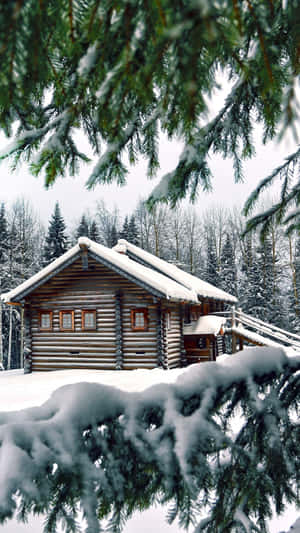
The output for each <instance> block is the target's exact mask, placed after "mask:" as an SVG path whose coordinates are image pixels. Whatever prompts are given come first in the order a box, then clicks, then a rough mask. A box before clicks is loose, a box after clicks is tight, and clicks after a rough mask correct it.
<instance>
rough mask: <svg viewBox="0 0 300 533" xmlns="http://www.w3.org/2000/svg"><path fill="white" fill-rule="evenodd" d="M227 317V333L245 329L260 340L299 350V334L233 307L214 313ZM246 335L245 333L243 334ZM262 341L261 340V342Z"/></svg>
mask: <svg viewBox="0 0 300 533" xmlns="http://www.w3.org/2000/svg"><path fill="white" fill-rule="evenodd" d="M216 314H218V315H222V316H224V317H226V318H227V326H226V331H227V332H228V333H239V331H240V332H241V336H242V331H243V330H244V331H247V332H248V333H249V334H251V332H252V333H254V334H257V335H259V336H260V337H261V340H262V341H263V340H264V339H265V340H266V344H268V342H267V341H268V340H271V341H273V342H276V343H278V344H282V345H284V346H290V347H293V348H295V349H297V350H300V335H296V334H295V333H291V332H289V331H286V330H284V329H282V328H279V327H277V326H274V325H272V324H268V323H267V322H264V321H263V320H260V319H259V318H255V317H253V316H250V315H247V314H246V313H244V312H243V311H242V310H241V309H235V308H234V307H233V308H232V309H231V311H227V312H224V313H216ZM245 337H246V335H245ZM262 343H263V342H262Z"/></svg>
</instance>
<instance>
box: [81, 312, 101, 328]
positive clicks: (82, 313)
mask: <svg viewBox="0 0 300 533" xmlns="http://www.w3.org/2000/svg"><path fill="white" fill-rule="evenodd" d="M86 313H93V315H94V324H95V325H94V327H92V328H86V327H85V324H84V317H85V315H86ZM81 329H82V330H83V331H96V329H97V314H96V309H82V311H81Z"/></svg>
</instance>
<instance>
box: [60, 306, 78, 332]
mask: <svg viewBox="0 0 300 533" xmlns="http://www.w3.org/2000/svg"><path fill="white" fill-rule="evenodd" d="M66 314H71V316H72V326H71V328H64V327H63V315H66ZM74 325H75V322H74V311H71V310H69V309H64V310H63V311H59V329H60V331H74V329H75V328H74Z"/></svg>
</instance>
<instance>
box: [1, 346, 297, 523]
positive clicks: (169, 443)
mask: <svg viewBox="0 0 300 533" xmlns="http://www.w3.org/2000/svg"><path fill="white" fill-rule="evenodd" d="M299 370H300V357H293V358H289V357H287V356H286V354H285V352H284V351H283V350H282V349H276V348H259V349H252V350H248V351H247V352H243V353H241V354H238V355H235V356H233V357H232V358H231V359H230V362H229V363H228V364H220V363H206V364H202V365H197V366H194V367H193V368H192V369H191V370H190V371H187V372H186V373H184V374H182V375H181V376H180V377H179V379H178V381H177V382H176V384H172V385H168V384H161V385H155V386H153V387H151V388H149V389H147V390H146V391H144V392H143V393H127V392H122V391H120V390H118V389H116V388H113V387H107V386H104V385H98V384H91V383H78V384H75V385H68V386H64V387H62V388H60V389H58V390H57V391H56V392H55V393H54V394H53V395H52V397H51V398H50V399H49V400H48V401H47V402H46V403H45V404H44V405H42V406H41V407H36V408H30V409H25V410H23V411H19V412H13V413H12V412H10V413H1V414H0V444H1V448H0V519H1V521H4V520H5V519H7V518H10V517H11V516H12V515H13V513H14V512H15V510H16V508H18V511H19V516H20V518H21V519H22V518H25V517H26V513H27V512H28V511H33V512H36V513H42V512H43V513H46V514H47V521H46V525H45V530H46V531H53V532H54V531H56V521H57V520H65V523H67V524H68V527H67V531H76V527H75V520H76V512H77V511H78V506H80V508H81V510H82V512H83V515H84V517H85V519H86V522H87V524H88V529H87V531H89V532H94V533H95V532H96V531H100V522H101V519H102V518H106V519H107V518H109V519H110V522H109V527H110V530H111V531H116V532H117V531H120V527H121V525H122V524H123V523H124V521H125V520H126V519H127V518H128V517H129V516H130V515H131V514H132V513H133V511H134V510H136V509H142V508H145V507H149V506H150V505H152V504H153V503H154V502H155V501H158V500H159V501H161V502H163V503H167V502H172V503H173V504H175V507H176V509H177V510H176V512H175V513H174V516H173V518H175V516H176V515H177V514H178V515H179V516H180V518H181V522H182V523H185V524H186V525H188V524H189V523H191V522H193V521H194V520H195V519H196V517H197V514H198V513H199V507H200V506H201V511H203V510H205V508H208V509H207V510H208V512H209V518H207V519H205V520H202V522H201V524H202V525H200V524H198V527H197V531H206V532H212V531H214V532H215V531H219V532H222V531H229V530H230V531H242V530H243V529H240V528H242V526H243V523H244V522H245V521H246V522H247V527H248V528H249V529H248V530H249V531H252V530H253V531H254V530H255V529H254V527H257V526H258V527H259V530H260V531H264V521H265V519H266V518H268V517H269V515H270V512H271V511H270V505H271V502H273V503H275V506H276V509H277V511H278V512H280V510H282V508H283V506H284V503H285V500H289V501H293V500H296V486H297V483H299V474H298V472H299V454H298V450H299V429H298V428H297V423H296V417H295V412H296V409H297V394H298V395H299ZM298 401H299V400H298ZM237 412H239V414H240V417H239V426H238V427H234V426H233V425H232V424H231V420H232V415H233V414H236V413H237ZM216 495H217V497H216V498H215V496H216ZM213 499H215V502H214V503H211V502H212V501H213ZM202 518H203V517H202ZM255 524H256V526H255Z"/></svg>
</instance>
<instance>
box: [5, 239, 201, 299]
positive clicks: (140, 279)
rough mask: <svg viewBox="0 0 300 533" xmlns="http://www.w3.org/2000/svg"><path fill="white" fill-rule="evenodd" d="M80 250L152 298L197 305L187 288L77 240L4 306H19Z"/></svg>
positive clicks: (10, 294) (7, 296)
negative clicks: (143, 290)
mask: <svg viewBox="0 0 300 533" xmlns="http://www.w3.org/2000/svg"><path fill="white" fill-rule="evenodd" d="M83 249H85V250H87V252H88V254H89V255H90V256H92V257H93V258H94V259H96V260H97V261H99V262H100V263H102V264H104V265H105V266H107V267H109V268H111V269H112V270H113V271H115V272H117V273H118V274H120V275H122V276H124V277H125V278H127V279H129V280H130V281H132V282H133V283H136V284H137V285H139V286H141V287H143V288H144V289H146V290H148V291H149V292H150V293H152V294H153V295H154V296H157V297H161V298H166V299H168V300H171V301H172V300H173V301H186V302H190V303H198V297H197V293H196V291H195V290H193V288H187V287H185V286H184V285H182V284H181V283H179V282H177V281H175V280H173V279H170V278H169V277H167V276H165V275H164V274H162V273H160V272H157V271H154V270H153V269H152V268H149V267H148V266H145V265H142V264H140V263H138V262H137V261H135V260H133V259H131V258H130V257H128V256H127V255H124V254H121V253H118V252H117V251H116V250H114V249H110V248H107V247H106V246H103V245H101V244H98V243H96V242H94V241H91V240H90V239H88V238H87V237H80V238H79V239H78V242H77V244H76V245H75V246H73V247H72V248H71V249H70V250H68V251H67V252H65V253H64V254H63V255H61V256H60V257H59V258H58V259H55V260H54V261H52V263H50V264H49V265H47V266H46V267H45V268H43V269H42V270H40V271H39V272H38V273H37V274H35V275H34V276H32V277H31V278H29V279H28V280H26V281H24V282H23V283H21V284H20V285H18V286H17V287H16V288H15V289H13V290H11V291H9V292H7V293H5V294H3V295H2V299H3V300H4V301H5V302H19V301H20V300H22V299H23V298H25V297H26V296H28V295H29V294H30V293H31V292H33V291H34V290H36V289H37V288H38V287H40V286H41V285H43V284H44V283H46V282H47V281H48V280H49V279H51V278H52V277H53V276H55V275H56V274H58V273H59V272H61V271H62V270H63V269H64V268H66V267H67V266H68V265H70V264H72V263H73V262H74V261H76V260H77V259H78V258H79V257H80V254H81V252H82V250H83Z"/></svg>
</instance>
